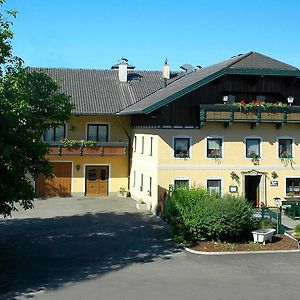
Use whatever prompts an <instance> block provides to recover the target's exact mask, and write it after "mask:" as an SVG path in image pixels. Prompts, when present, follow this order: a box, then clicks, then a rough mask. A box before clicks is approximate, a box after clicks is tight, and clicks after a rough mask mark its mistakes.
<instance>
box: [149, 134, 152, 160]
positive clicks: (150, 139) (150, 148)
mask: <svg viewBox="0 0 300 300" xmlns="http://www.w3.org/2000/svg"><path fill="white" fill-rule="evenodd" d="M152 152H153V137H150V154H149V155H150V156H152Z"/></svg>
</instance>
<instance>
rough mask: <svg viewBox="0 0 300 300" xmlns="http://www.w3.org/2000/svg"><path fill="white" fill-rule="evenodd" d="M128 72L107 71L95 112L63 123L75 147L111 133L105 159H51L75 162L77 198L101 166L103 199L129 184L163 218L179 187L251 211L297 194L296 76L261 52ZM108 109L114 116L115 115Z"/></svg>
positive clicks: (299, 101)
mask: <svg viewBox="0 0 300 300" xmlns="http://www.w3.org/2000/svg"><path fill="white" fill-rule="evenodd" d="M126 64H127V65H128V63H127V61H121V62H120V64H119V65H115V66H113V67H114V69H115V70H111V71H107V72H110V73H109V74H113V76H114V80H113V82H114V84H113V85H112V84H110V85H107V83H104V82H105V80H104V79H103V78H105V76H107V74H106V73H105V76H104V73H101V74H100V75H99V74H98V75H99V76H98V77H97V80H98V81H93V82H94V83H93V84H95V85H96V86H97V88H98V91H99V92H98V93H96V95H97V96H96V100H85V105H86V107H91V108H90V110H91V111H90V112H88V111H87V110H86V107H82V106H80V109H81V110H82V111H81V112H79V111H78V113H77V116H74V117H73V118H72V119H71V122H70V123H71V125H69V124H68V125H67V127H69V130H68V136H67V137H68V138H70V139H73V138H74V139H78V138H79V139H87V140H88V139H90V137H89V134H88V132H89V129H90V130H92V131H93V132H94V131H95V130H96V131H97V130H100V128H101V130H104V132H109V134H108V136H109V138H107V140H105V141H99V143H100V142H101V143H102V150H101V151H102V152H100V153H102V156H101V155H98V154H95V155H94V156H92V155H90V156H89V155H85V153H84V149H83V150H82V149H81V155H80V156H71V155H69V156H68V155H64V154H63V155H61V152H58V153H59V155H50V156H49V158H50V160H51V161H53V162H61V161H64V162H72V172H73V173H72V176H71V177H72V180H71V182H72V188H71V194H77V193H78V194H82V195H87V194H88V193H87V191H88V185H87V184H88V180H89V179H88V178H89V175H88V174H89V171H90V169H89V168H90V167H94V168H95V167H96V166H97V165H99V166H103V167H105V168H106V170H108V171H107V174H109V175H108V177H107V178H108V182H109V184H108V187H107V190H108V192H107V193H106V194H113V193H117V192H118V191H119V189H120V188H121V187H123V186H126V189H128V190H130V193H131V196H132V197H133V198H135V199H136V200H142V201H144V202H146V203H147V206H148V209H150V210H152V211H153V212H154V213H157V214H162V213H163V207H164V202H165V200H166V196H167V194H168V191H169V190H170V189H172V188H174V186H176V185H180V184H186V185H188V186H192V185H196V186H203V187H205V188H207V189H208V190H210V191H214V192H217V193H220V194H225V193H233V194H243V195H245V197H246V198H247V199H248V201H250V202H251V203H252V204H253V205H254V206H258V205H260V204H261V203H264V204H266V205H269V206H272V205H274V204H275V202H274V201H275V200H274V198H276V197H280V198H282V199H283V198H288V197H297V196H298V195H299V196H300V191H299V185H300V167H299V163H300V148H299V147H300V146H299V139H300V135H299V123H300V71H299V70H298V69H297V68H295V67H293V66H290V65H287V64H285V63H283V62H280V61H277V60H275V59H272V58H270V57H267V56H264V55H262V54H259V53H256V52H249V53H246V54H244V55H238V56H235V57H232V58H231V59H229V60H226V61H224V62H221V63H218V64H216V65H212V66H209V67H206V68H201V69H194V68H187V69H185V72H181V73H171V74H170V72H169V70H168V65H167V64H166V63H165V65H164V67H163V72H162V73H161V72H152V73H151V72H144V73H143V72H142V73H139V72H133V71H132V69H129V70H128V69H126V68H125V69H126V72H127V73H126V74H127V76H121V75H120V72H121V71H124V69H123V67H124V65H126ZM121 65H122V67H120V66H121ZM117 66H119V67H117ZM130 67H132V66H130ZM50 73H51V72H50ZM126 74H125V75H126ZM50 75H53V72H52V74H50ZM118 75H119V76H118ZM123 75H124V74H123ZM109 76H111V75H109ZM129 79H130V80H129ZM67 80H70V79H69V78H67ZM122 80H123V81H122ZM77 86H78V85H77ZM79 86H80V85H79ZM98 86H102V89H99V87H98ZM103 86H104V88H103ZM63 87H64V86H63ZM65 91H66V92H68V91H67V90H65ZM73 92H74V91H73ZM71 94H72V93H71ZM77 94H78V93H77ZM77 94H76V96H78V95H77ZM103 94H104V95H105V97H104V96H103ZM99 95H100V96H99ZM82 97H83V95H80V97H78V98H76V97H75V103H77V102H78V103H82V101H83V100H82ZM97 97H99V98H100V101H99V100H98V98H97ZM73 98H74V97H73ZM80 101H81V102H80ZM91 103H92V105H91ZM107 107H113V108H114V109H113V110H112V111H111V112H110V113H109V115H108V114H107V112H105V111H104V109H103V108H107ZM80 109H79V110H80ZM95 124H99V126H100V127H99V128H98V127H97V126H95ZM105 124H108V127H105ZM72 126H73V127H75V128H77V129H75V130H73V131H72V130H70V129H71V128H73V127H72ZM101 126H103V127H101ZM95 128H98V129H95ZM107 128H108V129H107ZM106 130H107V131H106ZM93 138H94V136H93ZM103 143H121V144H115V145H114V146H115V147H116V148H115V149H117V148H118V147H123V149H126V151H124V152H123V154H121V152H118V151H119V150H118V151H117V153H118V155H116V156H112V155H103V153H104V152H105V151H104V152H103V149H104V148H103V147H104V146H105V145H104V144H103ZM100 146H101V145H100ZM106 146H107V147H108V146H109V144H106ZM118 149H119V148H118ZM106 153H108V152H106ZM99 156H100V157H99ZM78 166H80V167H78ZM77 169H79V170H77ZM91 172H92V177H91V178H92V181H93V178H94V175H93V174H94V173H93V172H95V170H92V171H91ZM97 172H98V171H97V170H96V173H97ZM99 172H100V173H101V170H100V169H99ZM102 172H104V171H102ZM100 173H99V174H100ZM103 174H104V173H103ZM99 176H100V177H101V175H99ZM92 185H93V182H92Z"/></svg>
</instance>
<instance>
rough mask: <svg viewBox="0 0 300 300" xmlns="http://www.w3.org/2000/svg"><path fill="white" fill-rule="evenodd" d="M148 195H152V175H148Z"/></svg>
mask: <svg viewBox="0 0 300 300" xmlns="http://www.w3.org/2000/svg"><path fill="white" fill-rule="evenodd" d="M148 195H149V196H150V197H151V196H152V177H149V191H148Z"/></svg>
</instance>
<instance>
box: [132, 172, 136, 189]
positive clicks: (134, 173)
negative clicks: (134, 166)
mask: <svg viewBox="0 0 300 300" xmlns="http://www.w3.org/2000/svg"><path fill="white" fill-rule="evenodd" d="M135 183H136V171H135V170H134V171H133V186H135Z"/></svg>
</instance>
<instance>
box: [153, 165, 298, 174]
mask: <svg viewBox="0 0 300 300" xmlns="http://www.w3.org/2000/svg"><path fill="white" fill-rule="evenodd" d="M157 169H158V170H186V171H189V170H232V169H235V170H249V169H251V166H249V165H241V166H237V165H226V166H222V165H216V166H215V165H184V166H180V165H158V166H157ZM252 169H255V170H270V172H272V171H277V170H289V169H290V170H293V171H295V170H300V166H296V165H293V167H291V166H290V167H286V166H283V165H282V164H278V165H257V166H253V167H252Z"/></svg>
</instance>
